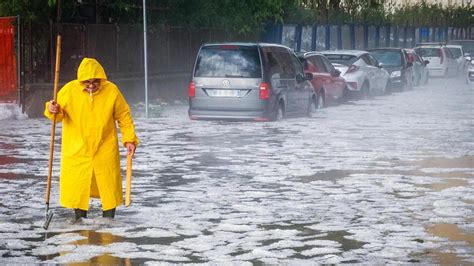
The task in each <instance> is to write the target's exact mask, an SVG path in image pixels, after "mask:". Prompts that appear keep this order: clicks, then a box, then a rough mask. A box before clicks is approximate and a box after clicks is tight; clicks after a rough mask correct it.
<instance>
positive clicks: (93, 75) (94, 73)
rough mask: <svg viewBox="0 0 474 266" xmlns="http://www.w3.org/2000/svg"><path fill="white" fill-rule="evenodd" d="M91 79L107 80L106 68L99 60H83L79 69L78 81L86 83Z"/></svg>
mask: <svg viewBox="0 0 474 266" xmlns="http://www.w3.org/2000/svg"><path fill="white" fill-rule="evenodd" d="M89 79H102V80H107V76H106V75H105V71H104V68H103V67H102V66H101V65H100V63H99V62H97V60H95V59H93V58H87V57H86V58H84V59H82V62H81V64H80V65H79V69H77V80H79V81H84V80H89Z"/></svg>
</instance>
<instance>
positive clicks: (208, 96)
mask: <svg viewBox="0 0 474 266" xmlns="http://www.w3.org/2000/svg"><path fill="white" fill-rule="evenodd" d="M312 78H313V77H312V74H311V73H308V74H305V73H304V71H303V66H302V64H301V62H300V60H299V59H298V58H297V57H296V55H295V53H294V52H293V51H292V50H290V48H288V47H285V46H282V45H277V44H266V43H217V44H204V45H202V46H201V48H200V49H199V52H198V54H197V57H196V62H195V64H194V69H193V72H192V78H191V81H190V83H189V86H188V96H189V111H188V114H189V118H190V119H193V120H195V119H219V120H221V119H223V120H253V121H269V120H279V119H282V118H283V117H287V116H298V115H311V114H313V113H314V112H315V111H316V106H317V105H316V104H317V102H316V98H317V97H316V95H315V94H314V90H313V87H312V85H311V83H310V82H309V80H311V79H312Z"/></svg>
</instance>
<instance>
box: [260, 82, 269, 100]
mask: <svg viewBox="0 0 474 266" xmlns="http://www.w3.org/2000/svg"><path fill="white" fill-rule="evenodd" d="M259 95H260V99H264V100H265V99H268V98H269V97H270V87H269V86H268V83H266V82H262V83H260V92H259Z"/></svg>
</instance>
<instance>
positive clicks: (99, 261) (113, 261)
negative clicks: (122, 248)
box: [59, 230, 132, 265]
mask: <svg viewBox="0 0 474 266" xmlns="http://www.w3.org/2000/svg"><path fill="white" fill-rule="evenodd" d="M76 233H78V234H79V235H81V236H83V237H85V238H84V239H81V240H77V241H74V242H70V243H67V244H68V245H77V246H86V245H89V246H99V247H103V246H107V245H110V244H113V243H120V242H124V241H125V239H124V238H123V237H119V236H116V235H112V234H110V233H98V232H96V231H92V230H81V231H77V232H76ZM68 253H70V252H61V253H60V254H59V255H60V256H63V255H66V254H68ZM91 264H94V265H132V264H131V262H130V258H117V257H113V256H111V255H110V254H107V253H105V254H102V255H99V256H95V257H93V258H91V259H89V260H88V261H87V262H80V263H68V265H91Z"/></svg>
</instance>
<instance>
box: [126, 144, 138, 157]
mask: <svg viewBox="0 0 474 266" xmlns="http://www.w3.org/2000/svg"><path fill="white" fill-rule="evenodd" d="M125 147H126V148H127V155H131V156H132V157H133V155H135V149H136V148H137V146H135V144H134V143H132V142H125Z"/></svg>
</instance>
